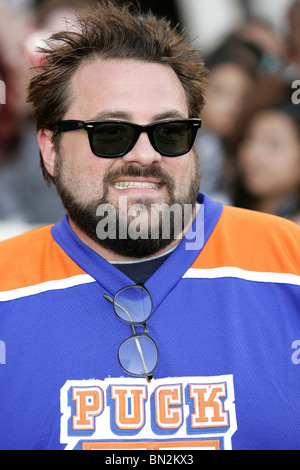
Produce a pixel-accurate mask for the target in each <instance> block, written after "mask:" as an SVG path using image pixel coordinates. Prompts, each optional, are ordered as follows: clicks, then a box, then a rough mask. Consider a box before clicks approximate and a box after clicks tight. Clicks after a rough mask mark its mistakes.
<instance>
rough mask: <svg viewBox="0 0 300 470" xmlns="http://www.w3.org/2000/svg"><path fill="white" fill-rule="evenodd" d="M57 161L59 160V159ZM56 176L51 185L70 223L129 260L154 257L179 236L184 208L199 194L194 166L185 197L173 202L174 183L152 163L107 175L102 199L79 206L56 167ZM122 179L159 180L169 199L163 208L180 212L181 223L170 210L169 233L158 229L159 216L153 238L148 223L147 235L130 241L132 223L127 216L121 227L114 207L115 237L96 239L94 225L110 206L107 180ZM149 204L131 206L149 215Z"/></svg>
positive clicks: (192, 202) (197, 172)
mask: <svg viewBox="0 0 300 470" xmlns="http://www.w3.org/2000/svg"><path fill="white" fill-rule="evenodd" d="M197 158H198V157H197ZM195 159H196V156H195ZM58 160H62V159H61V158H59V159H58ZM56 175H57V176H56V177H55V185H56V189H57V192H58V194H59V195H60V198H61V200H62V203H63V205H64V207H65V209H66V211H67V214H68V216H69V217H70V218H71V219H72V220H73V222H74V223H75V224H76V225H77V227H78V228H79V229H81V230H82V231H83V232H84V233H85V234H86V235H87V236H88V237H89V238H91V239H92V240H93V241H95V242H96V243H97V244H98V245H100V246H101V247H104V248H106V249H108V250H110V251H112V252H114V253H116V254H119V255H122V256H125V257H129V258H144V257H148V256H151V255H154V254H155V253H157V252H159V251H160V250H163V249H164V248H166V247H167V246H168V245H169V244H170V243H171V242H172V241H173V240H175V238H177V237H178V235H180V233H182V231H183V230H184V228H185V223H186V222H187V221H186V220H185V219H184V217H183V214H184V209H185V205H186V204H187V205H189V206H192V207H194V206H195V204H196V201H197V196H198V192H199V181H200V170H199V166H198V165H196V171H195V175H194V177H193V181H192V182H191V185H190V189H189V192H188V193H187V195H186V197H185V198H184V197H182V198H180V199H177V200H175V197H174V189H175V182H174V180H173V179H172V178H171V177H170V176H169V175H168V174H167V173H166V172H164V171H163V170H162V169H161V168H160V167H158V166H156V165H155V164H152V165H150V166H149V167H147V168H137V167H135V166H130V167H126V168H122V169H120V170H116V171H113V172H112V171H111V172H108V173H107V174H106V176H105V177H104V180H103V196H102V197H101V198H99V200H97V201H94V202H91V203H89V204H86V205H83V204H81V203H79V202H78V201H77V200H76V197H75V196H74V195H73V194H72V193H71V192H70V191H69V190H68V189H67V188H66V187H65V184H64V182H63V178H62V172H61V169H60V164H58V166H57V169H56ZM123 176H129V177H130V176H133V177H154V178H158V179H159V180H160V181H162V182H163V183H164V185H165V187H166V189H167V192H168V196H169V197H168V201H166V202H167V205H168V206H169V207H171V206H173V205H175V206H176V208H177V210H179V211H181V215H182V217H181V224H178V218H177V219H176V214H174V212H173V211H169V218H170V230H169V233H168V234H167V236H166V233H165V232H164V230H163V226H162V217H163V216H162V215H160V219H159V222H160V223H159V226H158V227H157V230H156V234H155V237H153V236H152V235H153V232H151V224H150V223H149V224H148V230H147V233H146V234H145V233H143V235H142V236H140V237H138V238H135V239H133V238H132V237H131V236H130V222H132V220H133V219H132V218H130V217H129V218H128V220H127V222H128V223H127V225H126V226H125V224H124V217H122V215H121V216H120V213H119V210H118V208H115V214H114V215H115V217H114V219H115V220H114V221H112V222H113V223H114V224H115V234H116V236H115V237H110V236H107V237H106V238H105V237H101V238H99V231H97V226H98V224H99V223H101V222H103V221H104V218H105V217H106V219H107V215H106V213H105V210H104V209H105V207H112V206H111V204H110V202H109V200H108V192H109V184H110V182H111V181H113V180H115V179H117V178H118V177H123ZM151 202H153V201H152V200H151V199H149V200H147V199H145V200H142V199H140V200H136V201H135V202H134V204H142V205H143V207H146V208H147V210H148V216H149V214H150V212H151ZM100 206H101V207H102V208H103V211H102V215H101V216H99V215H98V216H97V209H98V208H99V207H100ZM129 207H130V206H129ZM175 219H176V220H177V223H175V222H176V220H175ZM179 220H180V219H179ZM121 232H122V234H123V236H122V237H121V238H120V237H119V234H120V233H121ZM124 233H125V236H124Z"/></svg>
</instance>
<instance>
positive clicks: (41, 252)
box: [0, 225, 86, 292]
mask: <svg viewBox="0 0 300 470" xmlns="http://www.w3.org/2000/svg"><path fill="white" fill-rule="evenodd" d="M24 266H26V269H24ZM0 271H1V284H0V290H1V292H5V291H10V290H13V289H19V288H22V287H23V288H24V287H28V286H33V285H36V284H41V283H43V282H47V281H52V280H61V279H66V278H68V277H72V276H76V275H80V274H86V273H85V272H84V271H83V270H82V269H81V268H80V267H79V266H78V265H77V264H76V263H75V262H74V261H73V260H72V259H70V258H69V256H68V255H67V254H66V253H65V252H64V251H63V250H62V249H61V248H60V246H59V245H58V244H57V243H56V242H55V241H54V239H53V238H52V235H51V226H50V225H47V226H45V227H41V228H38V229H35V230H31V231H29V232H27V233H24V234H22V235H19V236H17V237H14V238H11V239H9V240H5V241H3V242H1V243H0Z"/></svg>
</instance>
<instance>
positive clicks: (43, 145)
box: [37, 129, 56, 177]
mask: <svg viewBox="0 0 300 470" xmlns="http://www.w3.org/2000/svg"><path fill="white" fill-rule="evenodd" d="M37 140H38V144H39V147H40V151H41V154H42V157H43V160H44V165H45V167H46V170H47V171H48V173H49V174H50V175H51V176H53V177H54V176H55V162H56V151H55V148H54V143H53V142H52V132H51V131H49V130H47V129H42V130H40V131H39V133H38V137H37Z"/></svg>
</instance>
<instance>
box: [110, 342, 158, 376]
mask: <svg viewBox="0 0 300 470" xmlns="http://www.w3.org/2000/svg"><path fill="white" fill-rule="evenodd" d="M157 361H158V352H157V347H156V345H155V343H154V341H153V340H152V339H151V338H149V336H146V335H145V336H144V335H138V336H131V337H130V338H128V339H126V340H125V341H124V342H123V343H122V344H121V346H120V348H119V362H120V364H121V366H122V368H123V369H124V370H125V371H126V372H128V373H129V374H132V375H141V376H143V375H150V374H151V373H152V372H153V371H154V369H155V367H156V365H157Z"/></svg>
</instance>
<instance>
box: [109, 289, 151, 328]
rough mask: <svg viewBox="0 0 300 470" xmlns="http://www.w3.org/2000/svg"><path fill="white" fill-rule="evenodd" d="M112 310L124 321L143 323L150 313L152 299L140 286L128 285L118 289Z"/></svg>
mask: <svg viewBox="0 0 300 470" xmlns="http://www.w3.org/2000/svg"><path fill="white" fill-rule="evenodd" d="M113 306H114V311H115V314H116V315H117V317H119V318H120V320H123V321H124V322H126V323H135V324H142V323H145V322H146V321H147V320H148V319H149V317H150V315H151V313H152V300H151V297H150V295H149V293H148V291H147V290H146V289H145V288H144V287H142V286H129V287H125V288H124V289H122V290H120V291H119V292H118V293H117V295H116V296H115V298H114V304H113Z"/></svg>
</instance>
